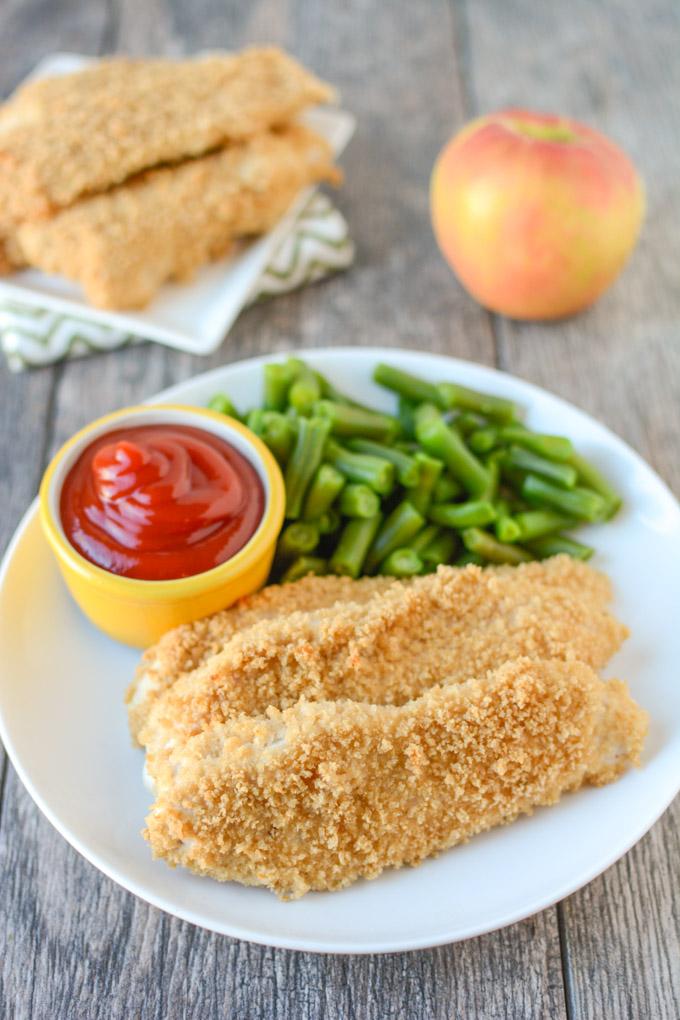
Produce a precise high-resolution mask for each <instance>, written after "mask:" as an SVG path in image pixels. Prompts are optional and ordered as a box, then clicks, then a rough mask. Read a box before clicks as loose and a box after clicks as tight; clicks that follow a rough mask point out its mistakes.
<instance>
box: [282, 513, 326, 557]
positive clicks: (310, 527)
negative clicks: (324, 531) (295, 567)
mask: <svg viewBox="0 0 680 1020" xmlns="http://www.w3.org/2000/svg"><path fill="white" fill-rule="evenodd" d="M318 544H319V529H318V527H317V526H316V524H314V523H312V521H293V523H292V524H289V525H287V527H285V528H284V529H283V531H282V532H281V534H280V536H279V542H278V546H277V549H276V555H277V557H278V558H279V559H280V560H288V559H292V558H293V557H295V556H299V555H300V554H301V553H310V552H313V550H314V549H316V547H317V545H318Z"/></svg>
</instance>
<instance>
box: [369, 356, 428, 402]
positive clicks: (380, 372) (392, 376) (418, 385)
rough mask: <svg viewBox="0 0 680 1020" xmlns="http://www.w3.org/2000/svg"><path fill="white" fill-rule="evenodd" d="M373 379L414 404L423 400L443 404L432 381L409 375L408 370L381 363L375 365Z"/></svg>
mask: <svg viewBox="0 0 680 1020" xmlns="http://www.w3.org/2000/svg"><path fill="white" fill-rule="evenodd" d="M373 379H374V381H375V382H377V383H378V385H379V386H384V387H385V388H386V389H388V390H392V391H393V392H394V393H398V394H399V396H400V397H404V398H405V399H406V400H410V401H412V402H413V403H414V404H421V403H423V402H425V403H428V404H436V405H437V406H438V407H439V406H443V405H442V404H441V398H440V396H439V391H438V388H437V386H435V385H434V383H429V382H426V380H425V379H419V378H418V376H416V375H411V374H410V372H402V371H401V369H399V368H393V367H392V366H391V365H386V364H384V363H381V364H379V365H376V367H375V370H374V372H373Z"/></svg>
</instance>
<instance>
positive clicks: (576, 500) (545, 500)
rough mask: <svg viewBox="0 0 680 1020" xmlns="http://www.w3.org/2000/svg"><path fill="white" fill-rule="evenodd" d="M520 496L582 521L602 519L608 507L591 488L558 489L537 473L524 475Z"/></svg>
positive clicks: (537, 504) (529, 501)
mask: <svg viewBox="0 0 680 1020" xmlns="http://www.w3.org/2000/svg"><path fill="white" fill-rule="evenodd" d="M522 496H523V497H524V499H526V501H527V502H528V503H531V504H532V505H534V506H538V507H545V506H548V507H551V508H553V509H556V510H561V511H562V512H563V513H566V514H569V515H570V516H571V517H576V518H578V520H583V521H601V520H604V517H605V514H606V512H607V509H608V507H607V503H606V502H605V500H604V498H603V497H602V496H600V495H599V494H598V493H597V492H593V490H592V489H580V488H575V489H560V488H559V487H558V486H557V485H551V483H550V482H546V481H545V480H544V479H543V478H539V477H538V475H527V476H526V478H525V479H524V481H523V482H522Z"/></svg>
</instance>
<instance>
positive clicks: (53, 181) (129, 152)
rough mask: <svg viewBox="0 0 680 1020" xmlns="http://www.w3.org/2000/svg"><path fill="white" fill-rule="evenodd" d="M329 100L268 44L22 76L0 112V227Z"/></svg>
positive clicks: (325, 88) (263, 128)
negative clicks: (38, 77)
mask: <svg viewBox="0 0 680 1020" xmlns="http://www.w3.org/2000/svg"><path fill="white" fill-rule="evenodd" d="M333 97H334V93H333V91H332V89H330V87H329V86H327V85H325V84H324V83H323V82H321V81H319V80H318V79H317V78H315V77H314V75H312V74H310V73H309V72H308V71H306V70H305V69H304V68H303V67H301V65H300V64H298V63H297V62H296V61H295V60H293V59H292V58H291V57H289V56H287V55H286V54H285V53H282V52H281V51H280V50H278V49H275V48H263V49H257V48H253V49H248V50H244V51H243V52H242V53H239V54H236V55H234V54H224V53H221V54H213V55H207V56H203V57H195V58H192V59H189V60H158V59H154V60H149V59H146V60H132V59H127V58H111V59H108V60H103V61H99V62H97V63H96V64H94V65H93V66H91V67H87V68H85V69H84V70H82V71H78V72H76V73H74V74H69V75H65V76H63V77H56V78H49V79H45V80H41V81H35V82H30V83H29V84H27V85H25V86H24V87H23V88H21V89H19V91H18V92H17V93H16V94H15V95H14V96H13V97H12V98H11V99H10V100H9V102H8V103H7V104H5V105H4V106H3V107H2V109H1V112H0V210H1V213H0V226H2V228H3V230H4V229H5V228H7V227H8V226H10V225H12V224H13V223H17V222H20V221H23V220H26V219H35V218H37V217H41V216H46V215H49V214H51V213H53V212H54V211H55V210H56V209H58V208H62V207H64V206H67V205H70V204H71V203H73V202H74V201H75V200H76V199H78V198H80V197H82V196H83V195H88V194H92V193H93V192H98V191H103V190H105V189H106V188H109V187H111V186H112V185H115V184H119V183H120V182H121V181H124V180H126V179H127V178H128V177H130V176H131V175H132V174H135V173H138V172H139V171H141V170H144V169H146V168H148V167H154V166H157V165H158V164H161V163H171V162H177V161H179V160H182V159H185V158H186V157H190V156H198V155H201V154H203V153H206V152H208V151H209V150H211V149H214V148H216V147H218V146H220V145H223V144H224V143H225V142H227V141H234V140H242V139H244V138H249V137H251V136H253V135H255V134H257V133H259V132H262V131H266V130H267V129H269V128H272V127H274V126H276V125H280V124H284V123H287V122H288V121H290V120H291V119H292V118H293V117H295V116H296V115H297V114H298V113H299V112H300V111H301V110H302V109H304V108H305V107H307V106H309V105H311V104H314V103H320V102H328V101H329V100H331V99H333Z"/></svg>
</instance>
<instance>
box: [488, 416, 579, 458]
mask: <svg viewBox="0 0 680 1020" xmlns="http://www.w3.org/2000/svg"><path fill="white" fill-rule="evenodd" d="M499 436H500V438H501V439H502V440H503V441H504V442H505V443H517V444H518V446H524V447H526V449H527V450H531V451H532V453H537V454H538V456H539V457H547V458H548V460H560V461H563V460H570V459H571V457H572V455H573V452H574V448H573V446H572V445H571V441H570V440H569V439H566V438H565V437H564V436H547V435H544V434H543V433H541V432H530V431H529V429H527V428H525V427H524V426H523V425H504V426H503V427H502V428H500V429H499Z"/></svg>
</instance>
